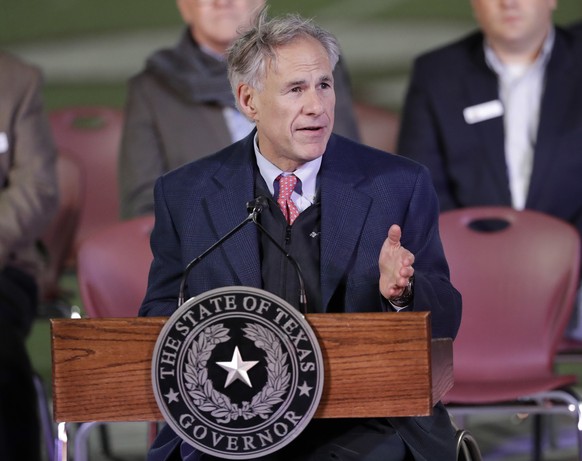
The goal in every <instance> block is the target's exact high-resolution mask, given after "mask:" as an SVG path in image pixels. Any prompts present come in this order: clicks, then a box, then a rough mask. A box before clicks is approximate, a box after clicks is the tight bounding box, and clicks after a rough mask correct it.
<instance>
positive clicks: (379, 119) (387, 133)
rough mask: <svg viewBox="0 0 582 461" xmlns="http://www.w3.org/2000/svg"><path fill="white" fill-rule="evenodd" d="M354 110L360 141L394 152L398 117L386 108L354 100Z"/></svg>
mask: <svg viewBox="0 0 582 461" xmlns="http://www.w3.org/2000/svg"><path fill="white" fill-rule="evenodd" d="M354 111H355V114H356V120H357V122H358V128H359V130H360V135H361V138H362V142H363V143H364V144H367V145H368V146H371V147H375V148H376V149H381V150H384V151H386V152H392V153H395V152H396V142H397V138H398V131H399V129H400V117H399V116H398V114H396V113H395V112H391V111H389V110H387V109H384V108H381V107H378V106H372V105H369V104H365V103H363V102H356V103H355V104H354Z"/></svg>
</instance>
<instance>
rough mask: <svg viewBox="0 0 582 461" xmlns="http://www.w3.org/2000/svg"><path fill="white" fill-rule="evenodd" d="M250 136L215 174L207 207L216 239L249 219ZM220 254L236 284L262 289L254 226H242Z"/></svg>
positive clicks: (225, 243) (252, 188)
mask: <svg viewBox="0 0 582 461" xmlns="http://www.w3.org/2000/svg"><path fill="white" fill-rule="evenodd" d="M253 136H254V132H253V133H252V134H251V135H249V137H247V138H246V142H243V143H241V144H240V147H239V148H237V149H234V150H233V151H232V152H231V155H230V157H229V158H228V159H227V160H226V161H225V162H224V164H223V165H222V167H221V168H220V169H219V170H218V172H217V173H216V175H215V178H214V179H215V180H216V183H217V188H216V191H215V192H214V193H211V194H209V195H208V199H207V204H206V205H207V209H208V211H209V216H210V222H211V225H212V227H213V231H214V232H215V235H216V239H217V240H218V239H220V238H222V237H223V236H224V235H226V234H227V233H228V232H230V231H231V230H232V229H233V228H234V227H235V226H237V225H238V224H239V223H241V222H242V221H243V220H244V219H245V218H246V217H247V216H248V213H247V210H246V203H247V202H248V201H249V200H252V199H253V198H254V197H253V194H254V167H253V165H254V162H255V160H254V157H252V156H253V155H254V154H253V150H252V149H253V147H252V139H253ZM241 178H242V180H241ZM215 251H221V250H219V249H217V250H215ZM222 251H223V254H224V256H225V258H226V261H225V262H226V264H228V265H230V267H231V270H232V272H233V274H234V277H235V280H236V279H238V280H236V283H240V284H241V285H245V286H254V287H260V286H261V266H260V260H259V242H258V235H257V229H256V227H255V225H254V224H252V223H247V224H245V225H244V227H243V228H241V229H240V230H239V231H237V232H236V233H235V234H234V235H232V236H231V237H230V238H229V239H228V240H226V241H225V242H224V244H223V248H222Z"/></svg>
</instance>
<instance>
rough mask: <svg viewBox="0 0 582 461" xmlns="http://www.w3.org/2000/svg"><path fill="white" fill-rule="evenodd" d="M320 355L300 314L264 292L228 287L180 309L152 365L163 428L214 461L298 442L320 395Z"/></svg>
mask: <svg viewBox="0 0 582 461" xmlns="http://www.w3.org/2000/svg"><path fill="white" fill-rule="evenodd" d="M323 375H324V367H323V356H322V353H321V349H320V347H319V343H318V341H317V338H316V336H315V334H314V332H313V330H312V329H311V327H310V325H309V323H308V322H307V321H306V320H305V318H304V317H303V315H301V313H300V312H299V311H297V310H296V309H295V308H293V307H292V306H291V305H290V304H289V303H287V302H286V301H284V300H282V299H281V298H279V297H278V296H275V295H273V294H271V293H269V292H266V291H264V290H260V289H257V288H251V287H226V288H219V289H215V290H211V291H207V292H206V293H203V294H201V295H199V296H197V297H195V298H191V299H189V300H188V301H186V302H185V303H184V304H183V305H182V306H180V307H179V308H178V309H177V310H176V312H174V314H173V315H172V316H171V317H170V318H169V319H168V322H167V323H166V324H165V325H164V327H163V329H162V331H161V332H160V335H159V337H158V340H157V342H156V345H155V349H154V354H153V359H152V382H153V388H154V395H155V398H156V401H157V403H158V406H159V408H160V411H161V412H162V415H163V416H164V419H165V420H166V422H167V423H168V424H169V425H170V426H171V427H172V429H173V430H174V431H175V432H176V433H177V434H178V435H179V436H180V437H181V438H182V439H183V440H185V441H186V442H188V443H189V444H191V445H192V446H194V447H195V448H197V449H199V450H201V451H203V452H205V453H208V454H210V455H213V456H217V457H222V458H226V459H252V458H257V457H260V456H265V455H268V454H269V453H272V452H275V451H277V450H279V449H281V448H282V447H284V446H285V445H287V444H288V443H290V442H291V441H292V440H294V439H295V438H296V437H297V436H298V435H299V434H300V433H301V431H302V430H303V429H304V428H305V426H306V425H307V423H308V422H309V421H310V420H311V418H312V417H313V415H314V413H315V411H316V409H317V406H318V404H319V400H320V398H321V393H322V391H323Z"/></svg>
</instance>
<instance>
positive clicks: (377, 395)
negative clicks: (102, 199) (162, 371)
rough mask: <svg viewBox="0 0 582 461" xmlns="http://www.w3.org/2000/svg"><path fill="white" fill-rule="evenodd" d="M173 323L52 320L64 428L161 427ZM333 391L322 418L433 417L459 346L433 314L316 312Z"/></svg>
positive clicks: (327, 393)
mask: <svg viewBox="0 0 582 461" xmlns="http://www.w3.org/2000/svg"><path fill="white" fill-rule="evenodd" d="M166 320H167V318H162V317H150V318H115V319H113V318H110V319H52V320H51V347H52V365H53V405H54V419H55V421H57V422H67V423H69V422H92V421H108V422H110V421H158V420H162V419H163V418H162V414H161V412H160V411H159V409H158V406H157V403H156V400H155V397H154V394H153V389H152V380H151V361H152V355H153V350H154V346H155V342H156V340H157V338H158V335H159V333H160V331H161V329H162V326H163V325H164V323H165V322H166ZM307 320H308V321H309V323H310V324H311V326H312V328H313V330H314V331H315V334H316V336H317V338H318V340H319V342H320V345H321V349H322V353H323V359H324V365H325V375H324V389H323V395H322V397H321V401H320V405H319V408H318V410H317V412H316V414H315V417H316V418H343V417H382V416H424V415H430V414H431V412H432V407H433V405H434V404H435V403H436V402H438V401H439V400H440V399H441V397H442V396H443V395H444V394H445V393H446V392H447V391H448V390H449V389H450V388H451V387H452V384H453V363H452V341H451V340H450V339H438V340H431V336H430V314H429V313H428V312H399V313H359V314H309V315H307Z"/></svg>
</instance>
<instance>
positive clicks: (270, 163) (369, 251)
mask: <svg viewBox="0 0 582 461" xmlns="http://www.w3.org/2000/svg"><path fill="white" fill-rule="evenodd" d="M338 57H339V47H338V44H337V41H336V40H335V38H334V37H333V36H332V35H331V34H329V33H328V32H326V31H324V30H322V29H321V28H319V27H318V26H316V25H315V24H313V23H312V22H311V21H306V20H304V19H302V18H300V17H297V16H286V17H284V18H278V19H277V18H276V19H272V20H267V18H266V12H265V11H263V12H262V13H261V14H260V15H259V17H258V18H257V22H256V24H255V25H254V27H253V28H251V29H250V30H249V31H247V32H245V33H243V35H242V36H241V38H240V39H239V40H237V42H235V45H234V46H233V48H232V49H231V51H230V53H229V60H228V63H229V77H230V81H231V85H232V88H233V91H234V94H235V97H236V100H237V104H238V106H239V109H240V110H241V112H242V113H244V114H245V115H246V116H247V117H248V118H249V119H250V120H252V121H253V122H255V124H256V130H254V131H253V132H252V133H251V134H250V135H249V136H247V137H246V138H245V139H243V140H241V141H239V142H237V143H235V144H233V145H231V146H229V147H227V148H225V149H223V150H221V151H219V152H218V153H216V154H215V155H212V156H209V157H206V158H204V159H201V160H199V161H196V162H193V163H190V164H188V165H186V166H184V167H182V168H179V169H177V170H174V171H173V172H170V173H168V174H166V175H164V176H163V177H161V178H160V179H159V180H158V182H157V183H156V187H155V215H156V222H155V227H154V230H153V233H152V237H151V244H152V250H153V254H154V261H153V263H152V267H151V271H150V277H149V283H148V290H147V294H146V297H145V299H144V302H143V304H142V306H141V309H140V315H142V316H165V315H171V314H172V313H173V312H174V311H175V309H176V304H177V303H176V300H177V295H178V292H179V285H180V279H181V275H182V273H183V271H184V268H185V267H186V265H187V264H188V263H189V262H190V261H191V260H193V259H194V258H195V257H197V256H198V255H200V254H201V253H202V252H203V251H204V250H206V249H207V248H208V247H209V246H211V245H212V244H213V243H215V242H216V241H217V240H218V239H219V238H220V237H221V236H223V235H225V234H226V233H227V232H228V231H229V230H230V229H232V228H233V227H234V226H235V225H236V224H237V223H239V222H241V221H242V220H243V219H244V218H245V217H246V216H247V209H246V206H245V204H246V202H248V201H249V200H252V199H253V198H254V197H256V196H258V195H263V196H266V197H268V203H269V206H268V209H266V210H265V211H263V212H262V213H261V215H260V221H261V224H262V225H263V226H264V227H266V228H267V230H268V231H270V233H271V234H272V235H274V236H275V238H279V239H280V243H281V245H283V246H285V249H286V251H288V252H289V254H291V255H292V256H293V257H294V258H295V259H296V260H298V261H299V262H300V264H301V267H302V269H303V272H304V274H305V279H306V280H305V282H306V283H305V285H306V291H307V298H308V310H309V311H311V312H348V313H349V312H362V311H386V312H393V313H394V315H398V314H397V311H398V310H401V309H405V310H430V311H431V318H432V333H433V336H434V337H451V338H453V337H455V335H456V333H457V330H458V327H459V324H460V316H461V299H460V295H459V293H458V292H457V291H456V290H455V289H454V288H453V287H452V285H451V284H450V281H449V274H448V266H447V262H446V260H445V256H444V254H443V249H442V246H441V242H440V239H439V235H438V205H437V198H436V195H435V193H434V189H433V185H432V183H431V181H430V177H429V173H428V171H427V170H426V168H424V167H423V166H421V165H419V164H417V163H415V162H412V161H410V160H408V159H405V158H402V157H397V156H394V155H391V154H388V153H386V152H381V151H378V150H375V149H373V148H370V147H366V146H363V145H361V144H358V143H356V142H353V141H351V140H348V139H346V138H343V137H341V136H339V135H335V134H332V128H333V122H334V104H335V94H334V89H333V73H332V71H333V67H334V65H335V64H336V63H337V60H338ZM289 181H291V185H289ZM413 276H414V277H413ZM413 280H414V283H413ZM187 281H188V283H187V285H188V287H189V293H188V294H189V295H190V296H194V295H198V294H200V293H203V292H205V291H208V290H210V289H214V288H219V287H223V286H231V285H235V286H236V285H239V286H240V285H243V286H251V287H258V288H263V289H265V290H267V291H270V292H273V293H275V294H276V295H278V296H280V297H281V298H284V299H285V300H287V301H288V302H289V303H290V304H292V305H293V306H295V307H297V306H298V305H299V300H298V299H297V298H298V296H296V294H297V293H298V290H297V286H296V284H297V282H296V277H295V272H294V271H293V268H292V266H291V265H290V263H289V262H288V261H287V259H286V258H285V257H284V256H283V255H282V254H281V253H280V252H279V250H277V249H276V248H275V247H274V246H273V245H272V243H271V242H270V241H269V240H268V239H267V238H265V237H264V235H263V234H259V233H258V229H257V228H256V227H255V226H247V227H243V229H242V230H241V231H240V232H238V233H237V234H235V235H234V236H233V237H231V238H230V239H229V240H227V241H226V242H225V243H224V245H223V246H222V248H221V249H220V250H217V251H215V252H213V253H211V254H209V255H208V257H207V258H205V259H204V260H203V261H202V262H201V264H199V265H197V266H195V267H194V268H193V270H192V271H191V272H190V274H189V276H188V280H187ZM386 315H390V314H386ZM148 459H149V460H160V461H161V460H178V459H184V460H211V459H216V458H213V457H209V456H208V455H204V454H202V453H199V452H197V451H196V450H195V449H193V448H192V447H190V446H189V445H187V444H186V443H185V442H181V439H179V437H178V436H177V435H176V434H175V433H174V432H173V431H172V430H171V429H170V428H169V427H168V426H166V427H165V428H164V429H163V430H162V431H161V433H160V435H159V437H158V439H157V440H156V441H155V442H154V445H153V447H152V449H151V450H150V453H149V458H148ZM261 459H262V460H265V461H267V460H268V461H272V460H273V461H274V460H278V461H291V460H293V461H302V460H311V461H316V460H329V459H334V460H353V461H355V460H357V461H373V460H382V461H403V460H417V461H420V460H424V461H428V460H434V459H439V461H440V460H442V461H446V460H454V459H455V449H454V431H453V428H452V425H451V421H450V418H449V416H448V414H447V412H446V410H445V409H444V407H443V406H442V405H441V404H440V403H439V404H437V405H436V406H435V408H434V415H433V416H430V417H420V418H375V419H337V420H313V421H311V422H310V423H309V424H308V426H307V427H306V428H305V430H304V431H303V432H302V433H301V434H300V435H299V436H298V437H297V438H296V439H294V440H293V441H292V442H291V443H290V444H289V445H287V446H286V447H284V448H282V449H281V450H280V451H278V452H275V453H273V454H271V455H269V456H268V457H265V458H261Z"/></svg>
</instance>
